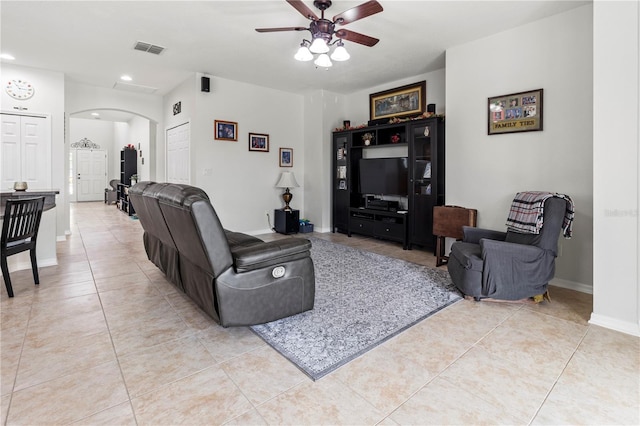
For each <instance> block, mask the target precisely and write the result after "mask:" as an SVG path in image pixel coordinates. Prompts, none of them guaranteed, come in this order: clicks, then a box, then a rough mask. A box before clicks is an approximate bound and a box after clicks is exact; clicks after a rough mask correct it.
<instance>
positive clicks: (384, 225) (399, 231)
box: [375, 221, 405, 240]
mask: <svg viewBox="0 0 640 426" xmlns="http://www.w3.org/2000/svg"><path fill="white" fill-rule="evenodd" d="M404 230H405V226H404V224H402V223H388V222H381V221H380V222H376V224H375V235H376V236H378V237H384V238H393V239H397V240H404Z"/></svg>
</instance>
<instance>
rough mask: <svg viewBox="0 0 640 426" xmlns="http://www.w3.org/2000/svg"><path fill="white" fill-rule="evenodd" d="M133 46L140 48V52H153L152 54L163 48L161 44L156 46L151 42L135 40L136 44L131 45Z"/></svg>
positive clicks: (136, 48) (159, 52)
mask: <svg viewBox="0 0 640 426" xmlns="http://www.w3.org/2000/svg"><path fill="white" fill-rule="evenodd" d="M133 48H134V49H135V50H140V51H141V52H149V53H153V54H154V55H159V54H161V53H162V51H163V50H164V47H162V46H158V45H155V44H151V43H145V42H144V41H138V42H136V45H135V46H133Z"/></svg>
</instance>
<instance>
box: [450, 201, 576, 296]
mask: <svg viewBox="0 0 640 426" xmlns="http://www.w3.org/2000/svg"><path fill="white" fill-rule="evenodd" d="M519 194H520V193H519ZM519 194H518V195H519ZM518 195H516V199H517V198H518ZM564 197H566V196H564ZM514 203H515V200H514ZM512 211H513V207H512ZM543 212H544V213H543V217H542V216H541V217H540V218H539V221H540V223H541V224H542V223H543V225H539V226H540V229H539V233H523V232H516V231H514V230H512V229H509V230H508V231H507V232H499V231H491V230H486V229H480V228H472V227H466V226H465V227H463V234H464V236H463V240H462V241H458V242H455V243H453V245H452V246H451V253H450V255H449V263H448V269H449V274H450V275H451V279H452V280H453V282H454V284H455V285H456V287H458V289H459V290H460V291H461V292H462V293H464V294H465V295H466V296H471V297H473V298H475V299H476V300H480V299H483V298H492V299H502V300H520V299H525V298H529V297H536V296H540V295H543V294H545V293H546V291H547V285H548V283H549V281H550V280H551V279H552V278H553V276H554V274H555V259H556V256H557V251H558V237H559V235H560V232H561V230H562V229H563V227H564V228H565V236H566V237H570V225H571V220H572V219H573V204H572V202H571V199H570V198H569V197H566V198H561V197H557V196H549V197H548V198H546V199H545V201H544V204H543ZM567 222H568V225H567ZM567 231H568V232H567Z"/></svg>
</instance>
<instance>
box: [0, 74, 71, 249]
mask: <svg viewBox="0 0 640 426" xmlns="http://www.w3.org/2000/svg"><path fill="white" fill-rule="evenodd" d="M0 74H1V80H2V81H3V82H5V81H7V80H11V79H23V80H27V81H29V82H31V83H32V84H33V85H34V87H35V93H34V95H33V97H31V98H30V99H27V100H20V101H19V100H16V99H13V98H11V97H10V96H9V95H7V94H6V92H5V91H4V90H3V91H2V94H1V95H0V109H1V110H2V111H4V112H21V113H25V114H29V113H37V114H46V115H48V116H49V117H50V120H51V186H52V188H51V189H58V190H60V194H59V195H58V196H57V197H56V204H57V208H56V221H55V222H56V228H57V229H56V232H55V233H56V236H57V237H58V238H60V239H61V238H64V235H65V230H67V229H68V223H69V219H68V214H65V209H64V207H63V206H64V205H65V204H67V203H68V200H67V196H66V191H65V182H66V180H65V176H66V175H65V144H64V142H65V141H64V128H65V124H64V113H65V106H64V91H65V82H64V75H63V74H61V73H58V72H53V71H46V70H41V69H36V68H29V67H20V66H14V65H8V64H5V63H3V64H2V69H1V70H0ZM16 108H19V109H20V110H18V109H16Z"/></svg>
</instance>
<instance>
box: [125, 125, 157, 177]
mask: <svg viewBox="0 0 640 426" xmlns="http://www.w3.org/2000/svg"><path fill="white" fill-rule="evenodd" d="M128 124H129V135H128V137H129V142H128V143H130V144H132V145H133V146H135V147H136V149H137V150H138V151H137V152H136V159H137V162H138V168H137V170H138V173H137V174H138V181H143V180H150V179H151V168H150V165H151V162H150V161H149V160H148V159H149V155H150V154H151V151H150V149H151V147H150V145H149V136H150V134H149V131H150V122H149V120H147V119H146V118H142V117H133V118H132V119H131V120H130V121H129V123H128ZM123 146H124V145H123ZM121 148H122V147H121ZM154 149H155V147H154ZM141 154H142V156H141ZM143 157H144V158H145V160H144V164H142V158H143Z"/></svg>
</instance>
